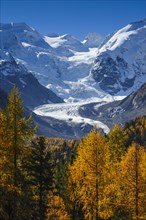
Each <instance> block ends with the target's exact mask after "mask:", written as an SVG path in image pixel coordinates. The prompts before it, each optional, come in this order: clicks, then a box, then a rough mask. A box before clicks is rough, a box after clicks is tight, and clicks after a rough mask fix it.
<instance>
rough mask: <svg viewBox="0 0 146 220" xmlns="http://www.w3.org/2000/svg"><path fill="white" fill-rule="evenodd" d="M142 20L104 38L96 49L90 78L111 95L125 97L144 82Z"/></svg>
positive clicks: (145, 47) (145, 24)
mask: <svg viewBox="0 0 146 220" xmlns="http://www.w3.org/2000/svg"><path fill="white" fill-rule="evenodd" d="M145 61H146V20H143V21H139V22H135V23H131V24H129V25H127V26H126V27H124V28H122V29H120V30H119V31H117V32H115V33H113V34H111V35H110V36H108V37H107V38H106V39H105V41H104V42H103V43H102V45H101V46H100V48H99V50H98V53H97V57H96V60H95V63H94V65H93V67H92V70H91V75H92V77H93V78H94V79H95V81H96V83H97V84H98V85H99V87H100V88H101V89H102V90H103V91H106V92H108V93H110V94H112V95H115V94H120V95H121V94H126V95H127V94H129V93H130V92H131V91H134V90H136V89H137V88H139V86H140V85H142V83H143V82H145V81H146V62H145Z"/></svg>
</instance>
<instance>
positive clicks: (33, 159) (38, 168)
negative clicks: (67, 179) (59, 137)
mask: <svg viewBox="0 0 146 220" xmlns="http://www.w3.org/2000/svg"><path fill="white" fill-rule="evenodd" d="M26 170H27V172H28V175H29V184H30V186H31V188H32V191H33V206H32V207H33V211H34V213H33V219H35V220H36V219H39V220H44V219H45V213H46V205H47V195H48V191H49V190H52V184H53V162H52V154H51V151H50V150H49V149H47V148H46V143H45V138H44V137H43V136H40V137H37V138H36V140H34V141H33V142H32V144H31V156H30V159H29V161H27V164H26Z"/></svg>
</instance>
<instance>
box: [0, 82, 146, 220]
mask: <svg viewBox="0 0 146 220" xmlns="http://www.w3.org/2000/svg"><path fill="white" fill-rule="evenodd" d="M23 112H24V107H23V103H22V101H21V96H20V93H19V91H18V89H17V88H16V87H15V86H14V87H13V89H12V91H11V93H10V94H9V97H8V103H7V106H6V108H5V110H3V109H0V219H1V220H144V219H146V116H139V117H138V118H136V119H135V120H132V121H130V122H127V123H126V124H125V125H124V126H123V127H120V126H119V125H115V126H114V127H113V128H112V129H111V131H110V133H109V134H107V135H106V134H104V135H103V134H101V133H100V132H98V130H97V129H96V127H94V128H93V129H92V130H91V132H90V133H89V134H88V135H87V136H86V137H84V138H82V140H80V141H77V140H64V139H61V138H47V137H44V136H38V135H37V134H36V131H37V126H35V125H34V124H33V118H32V115H30V117H25V116H24V114H23Z"/></svg>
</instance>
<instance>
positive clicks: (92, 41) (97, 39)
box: [82, 32, 103, 47]
mask: <svg viewBox="0 0 146 220" xmlns="http://www.w3.org/2000/svg"><path fill="white" fill-rule="evenodd" d="M102 40H103V37H102V36H101V35H100V34H98V33H96V32H89V33H88V35H87V36H86V37H85V40H84V41H83V42H82V43H83V44H84V45H86V46H87V47H98V46H99V44H100V43H101V42H102Z"/></svg>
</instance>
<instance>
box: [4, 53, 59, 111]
mask: <svg viewBox="0 0 146 220" xmlns="http://www.w3.org/2000/svg"><path fill="white" fill-rule="evenodd" d="M14 84H16V85H17V87H18V89H19V91H20V92H21V96H22V100H23V102H24V105H25V106H26V107H28V108H30V109H32V108H34V107H36V106H38V105H42V104H45V103H61V102H63V100H62V99H61V98H59V97H58V96H57V95H56V94H55V93H53V92H52V91H51V90H49V89H47V88H45V87H44V86H42V85H41V84H40V83H39V82H38V80H37V79H36V78H35V77H34V76H33V74H32V73H31V72H29V71H28V70H27V69H26V67H24V65H22V64H19V63H17V62H16V61H15V59H14V58H13V57H12V56H11V55H9V54H4V53H0V88H1V89H3V90H4V91H6V92H7V93H9V92H10V90H11V89H12V87H13V85H14Z"/></svg>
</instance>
